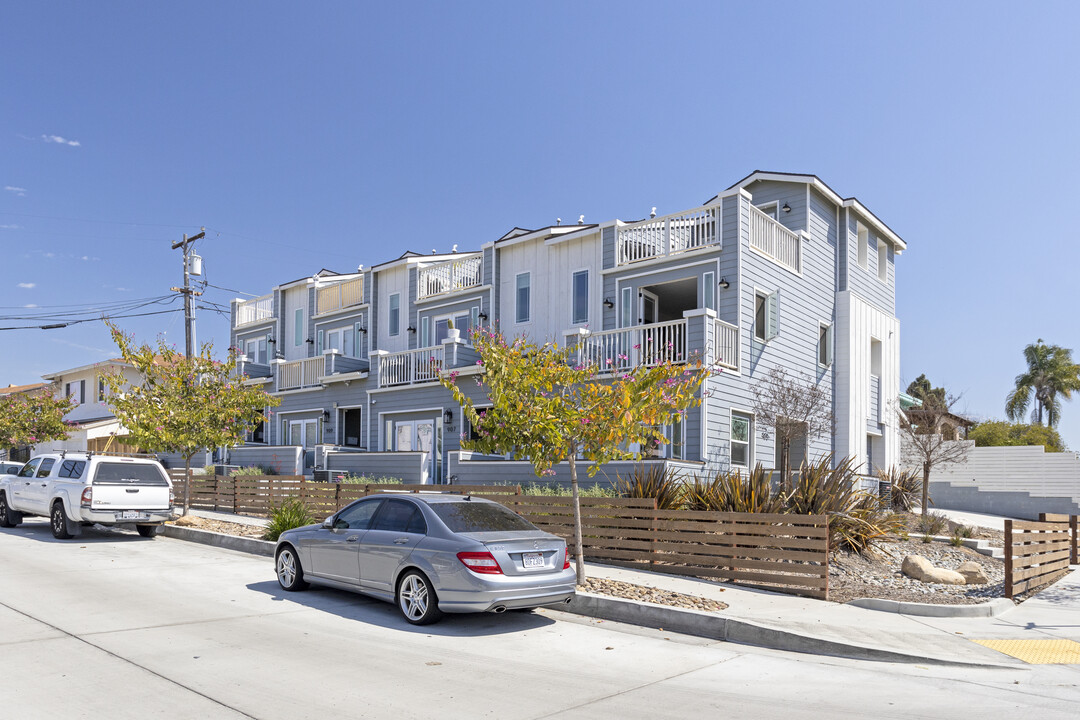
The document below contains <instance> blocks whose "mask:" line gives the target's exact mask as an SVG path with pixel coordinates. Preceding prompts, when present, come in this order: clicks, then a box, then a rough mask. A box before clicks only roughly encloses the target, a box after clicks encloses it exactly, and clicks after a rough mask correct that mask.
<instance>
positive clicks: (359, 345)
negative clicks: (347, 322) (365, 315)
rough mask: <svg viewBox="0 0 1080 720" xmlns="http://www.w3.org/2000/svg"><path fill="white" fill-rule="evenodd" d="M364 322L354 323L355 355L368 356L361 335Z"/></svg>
mask: <svg viewBox="0 0 1080 720" xmlns="http://www.w3.org/2000/svg"><path fill="white" fill-rule="evenodd" d="M363 327H364V325H363V324H362V323H356V324H355V325H353V357H367V347H366V346H365V345H364V343H363V338H361V337H360V335H361V328H363Z"/></svg>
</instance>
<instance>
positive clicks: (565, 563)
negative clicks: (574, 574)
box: [562, 548, 570, 570]
mask: <svg viewBox="0 0 1080 720" xmlns="http://www.w3.org/2000/svg"><path fill="white" fill-rule="evenodd" d="M562 569H563V570H569V569H570V548H566V552H564V553H563V563H562Z"/></svg>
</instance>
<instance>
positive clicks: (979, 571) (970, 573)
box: [956, 561, 990, 585]
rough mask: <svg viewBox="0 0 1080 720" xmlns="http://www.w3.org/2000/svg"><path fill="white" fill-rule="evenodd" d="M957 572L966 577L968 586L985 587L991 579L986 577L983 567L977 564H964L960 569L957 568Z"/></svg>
mask: <svg viewBox="0 0 1080 720" xmlns="http://www.w3.org/2000/svg"><path fill="white" fill-rule="evenodd" d="M956 572H958V573H960V574H961V575H963V576H964V581H965V582H966V583H967V584H968V585H985V584H986V583H988V582H990V578H988V577H986V572H985V571H984V570H983V567H982V565H980V564H979V563H977V562H970V561H969V562H966V563H962V564H961V565H960V567H958V568H956Z"/></svg>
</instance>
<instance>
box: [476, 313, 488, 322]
mask: <svg viewBox="0 0 1080 720" xmlns="http://www.w3.org/2000/svg"><path fill="white" fill-rule="evenodd" d="M476 317H477V318H478V319H479V320H480V322H484V323H486V322H487V319H488V314H487V313H486V312H482V313H478V314H477V315H476Z"/></svg>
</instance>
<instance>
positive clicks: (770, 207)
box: [757, 202, 780, 220]
mask: <svg viewBox="0 0 1080 720" xmlns="http://www.w3.org/2000/svg"><path fill="white" fill-rule="evenodd" d="M776 208H777V203H774V202H771V203H765V204H764V205H758V206H757V209H758V210H760V211H761V212H763V213H765V214H766V215H768V216H769V217H771V218H772V219H773V220H779V219H780V218H779V216H778V215H777V209H776Z"/></svg>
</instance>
